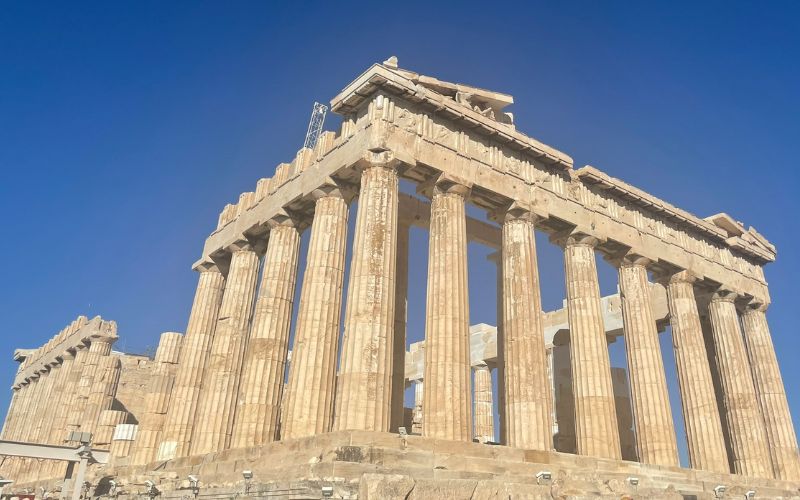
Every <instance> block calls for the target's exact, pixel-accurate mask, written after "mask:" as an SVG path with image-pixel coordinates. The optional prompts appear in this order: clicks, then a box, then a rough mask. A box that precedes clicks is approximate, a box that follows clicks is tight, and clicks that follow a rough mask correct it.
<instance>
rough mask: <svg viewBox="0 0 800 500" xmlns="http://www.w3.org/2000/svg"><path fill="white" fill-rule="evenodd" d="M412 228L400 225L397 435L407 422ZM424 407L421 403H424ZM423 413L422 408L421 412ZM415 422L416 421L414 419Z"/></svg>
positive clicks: (395, 389) (395, 374)
mask: <svg viewBox="0 0 800 500" xmlns="http://www.w3.org/2000/svg"><path fill="white" fill-rule="evenodd" d="M409 229H410V228H409V226H408V225H406V224H400V223H398V227H397V249H396V254H397V265H396V267H397V274H396V279H395V281H396V286H395V296H394V339H393V342H392V356H393V359H392V409H391V414H390V417H389V418H390V419H391V422H390V424H389V430H390V432H395V431H397V429H398V428H399V427H402V426H403V425H404V424H405V422H404V418H403V414H404V411H405V409H404V408H405V406H404V399H405V390H406V382H405V378H406V377H405V368H406V366H405V365H406V359H405V357H406V328H407V323H408V271H409V269H408V249H409V248H408V238H409ZM420 403H421V400H420ZM420 410H421V408H420ZM412 420H413V418H412Z"/></svg>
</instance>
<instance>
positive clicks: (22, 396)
mask: <svg viewBox="0 0 800 500" xmlns="http://www.w3.org/2000/svg"><path fill="white" fill-rule="evenodd" d="M18 393H19V396H18V402H17V404H16V408H17V410H16V411H15V413H16V416H15V418H14V420H13V421H12V425H11V428H10V429H9V431H8V436H7V437H5V439H8V440H10V441H19V440H20V434H21V430H22V428H23V427H24V425H25V418H26V417H25V416H26V415H27V413H28V410H29V409H30V404H31V381H30V380H22V381H20V385H19V389H18Z"/></svg>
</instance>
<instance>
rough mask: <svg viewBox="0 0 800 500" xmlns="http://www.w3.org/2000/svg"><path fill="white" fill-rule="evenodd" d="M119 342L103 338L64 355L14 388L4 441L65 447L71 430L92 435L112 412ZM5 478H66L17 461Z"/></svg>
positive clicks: (51, 468) (60, 467)
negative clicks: (113, 352) (115, 352)
mask: <svg viewBox="0 0 800 500" xmlns="http://www.w3.org/2000/svg"><path fill="white" fill-rule="evenodd" d="M114 340H115V338H99V339H96V340H92V341H91V342H90V343H89V345H88V346H87V345H86V344H81V345H79V346H77V347H75V348H74V351H73V350H67V351H65V352H64V353H63V354H62V355H61V356H59V357H57V358H56V361H55V362H53V363H51V364H50V365H47V366H45V367H43V369H42V370H40V371H39V372H37V373H35V374H33V375H32V377H31V378H29V379H27V380H25V381H23V383H22V384H21V385H20V386H19V387H17V388H15V389H14V392H13V395H12V404H11V406H10V408H9V412H8V417H7V418H6V423H5V426H4V428H3V434H2V438H3V439H6V440H10V441H21V442H30V443H42V444H54V445H60V444H63V442H64V440H65V439H66V437H67V434H68V432H69V431H72V430H80V431H82V432H83V431H85V432H90V433H94V432H95V431H96V427H97V424H98V422H99V420H100V416H101V415H102V414H103V412H104V411H107V410H109V409H110V408H111V406H112V404H113V402H114V396H115V394H116V388H117V383H118V381H119V377H120V370H121V364H120V361H119V359H118V358H117V357H116V356H110V353H111V344H112V343H113V341H114ZM10 466H11V467H13V470H12V471H4V474H7V475H10V476H12V477H15V478H16V479H17V480H18V481H22V480H29V479H30V480H32V479H41V478H46V477H56V476H60V477H63V473H64V464H63V463H60V462H52V461H44V462H41V461H36V460H26V459H17V460H13V461H11V462H10Z"/></svg>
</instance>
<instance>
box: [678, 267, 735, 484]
mask: <svg viewBox="0 0 800 500" xmlns="http://www.w3.org/2000/svg"><path fill="white" fill-rule="evenodd" d="M693 281H694V279H693V278H692V277H691V276H690V275H689V274H688V273H687V272H686V271H683V272H680V273H677V274H674V275H672V276H671V277H670V278H669V281H668V283H667V298H668V301H669V313H670V323H671V325H672V345H673V347H674V351H675V365H676V368H677V372H678V384H679V386H680V390H681V406H682V408H683V420H684V427H685V429H686V440H687V444H688V448H689V462H690V463H691V466H692V468H693V469H702V470H710V471H714V472H726V473H727V472H730V471H729V469H728V453H727V451H726V449H725V439H724V437H723V434H722V424H721V420H720V416H719V411H718V409H717V401H716V396H715V394H714V383H713V381H712V380H711V368H710V367H709V365H708V357H707V355H706V348H705V342H704V340H703V330H702V328H701V326H700V315H699V313H698V311H697V301H696V299H695V295H694V287H693V286H692V283H693Z"/></svg>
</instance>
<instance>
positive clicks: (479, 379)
mask: <svg viewBox="0 0 800 500" xmlns="http://www.w3.org/2000/svg"><path fill="white" fill-rule="evenodd" d="M474 371H475V401H474V404H475V439H477V440H478V441H479V442H481V443H486V442H494V440H495V436H494V398H493V397H492V372H491V371H490V370H489V367H488V366H487V365H485V364H482V365H478V366H476V367H475V370H474Z"/></svg>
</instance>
